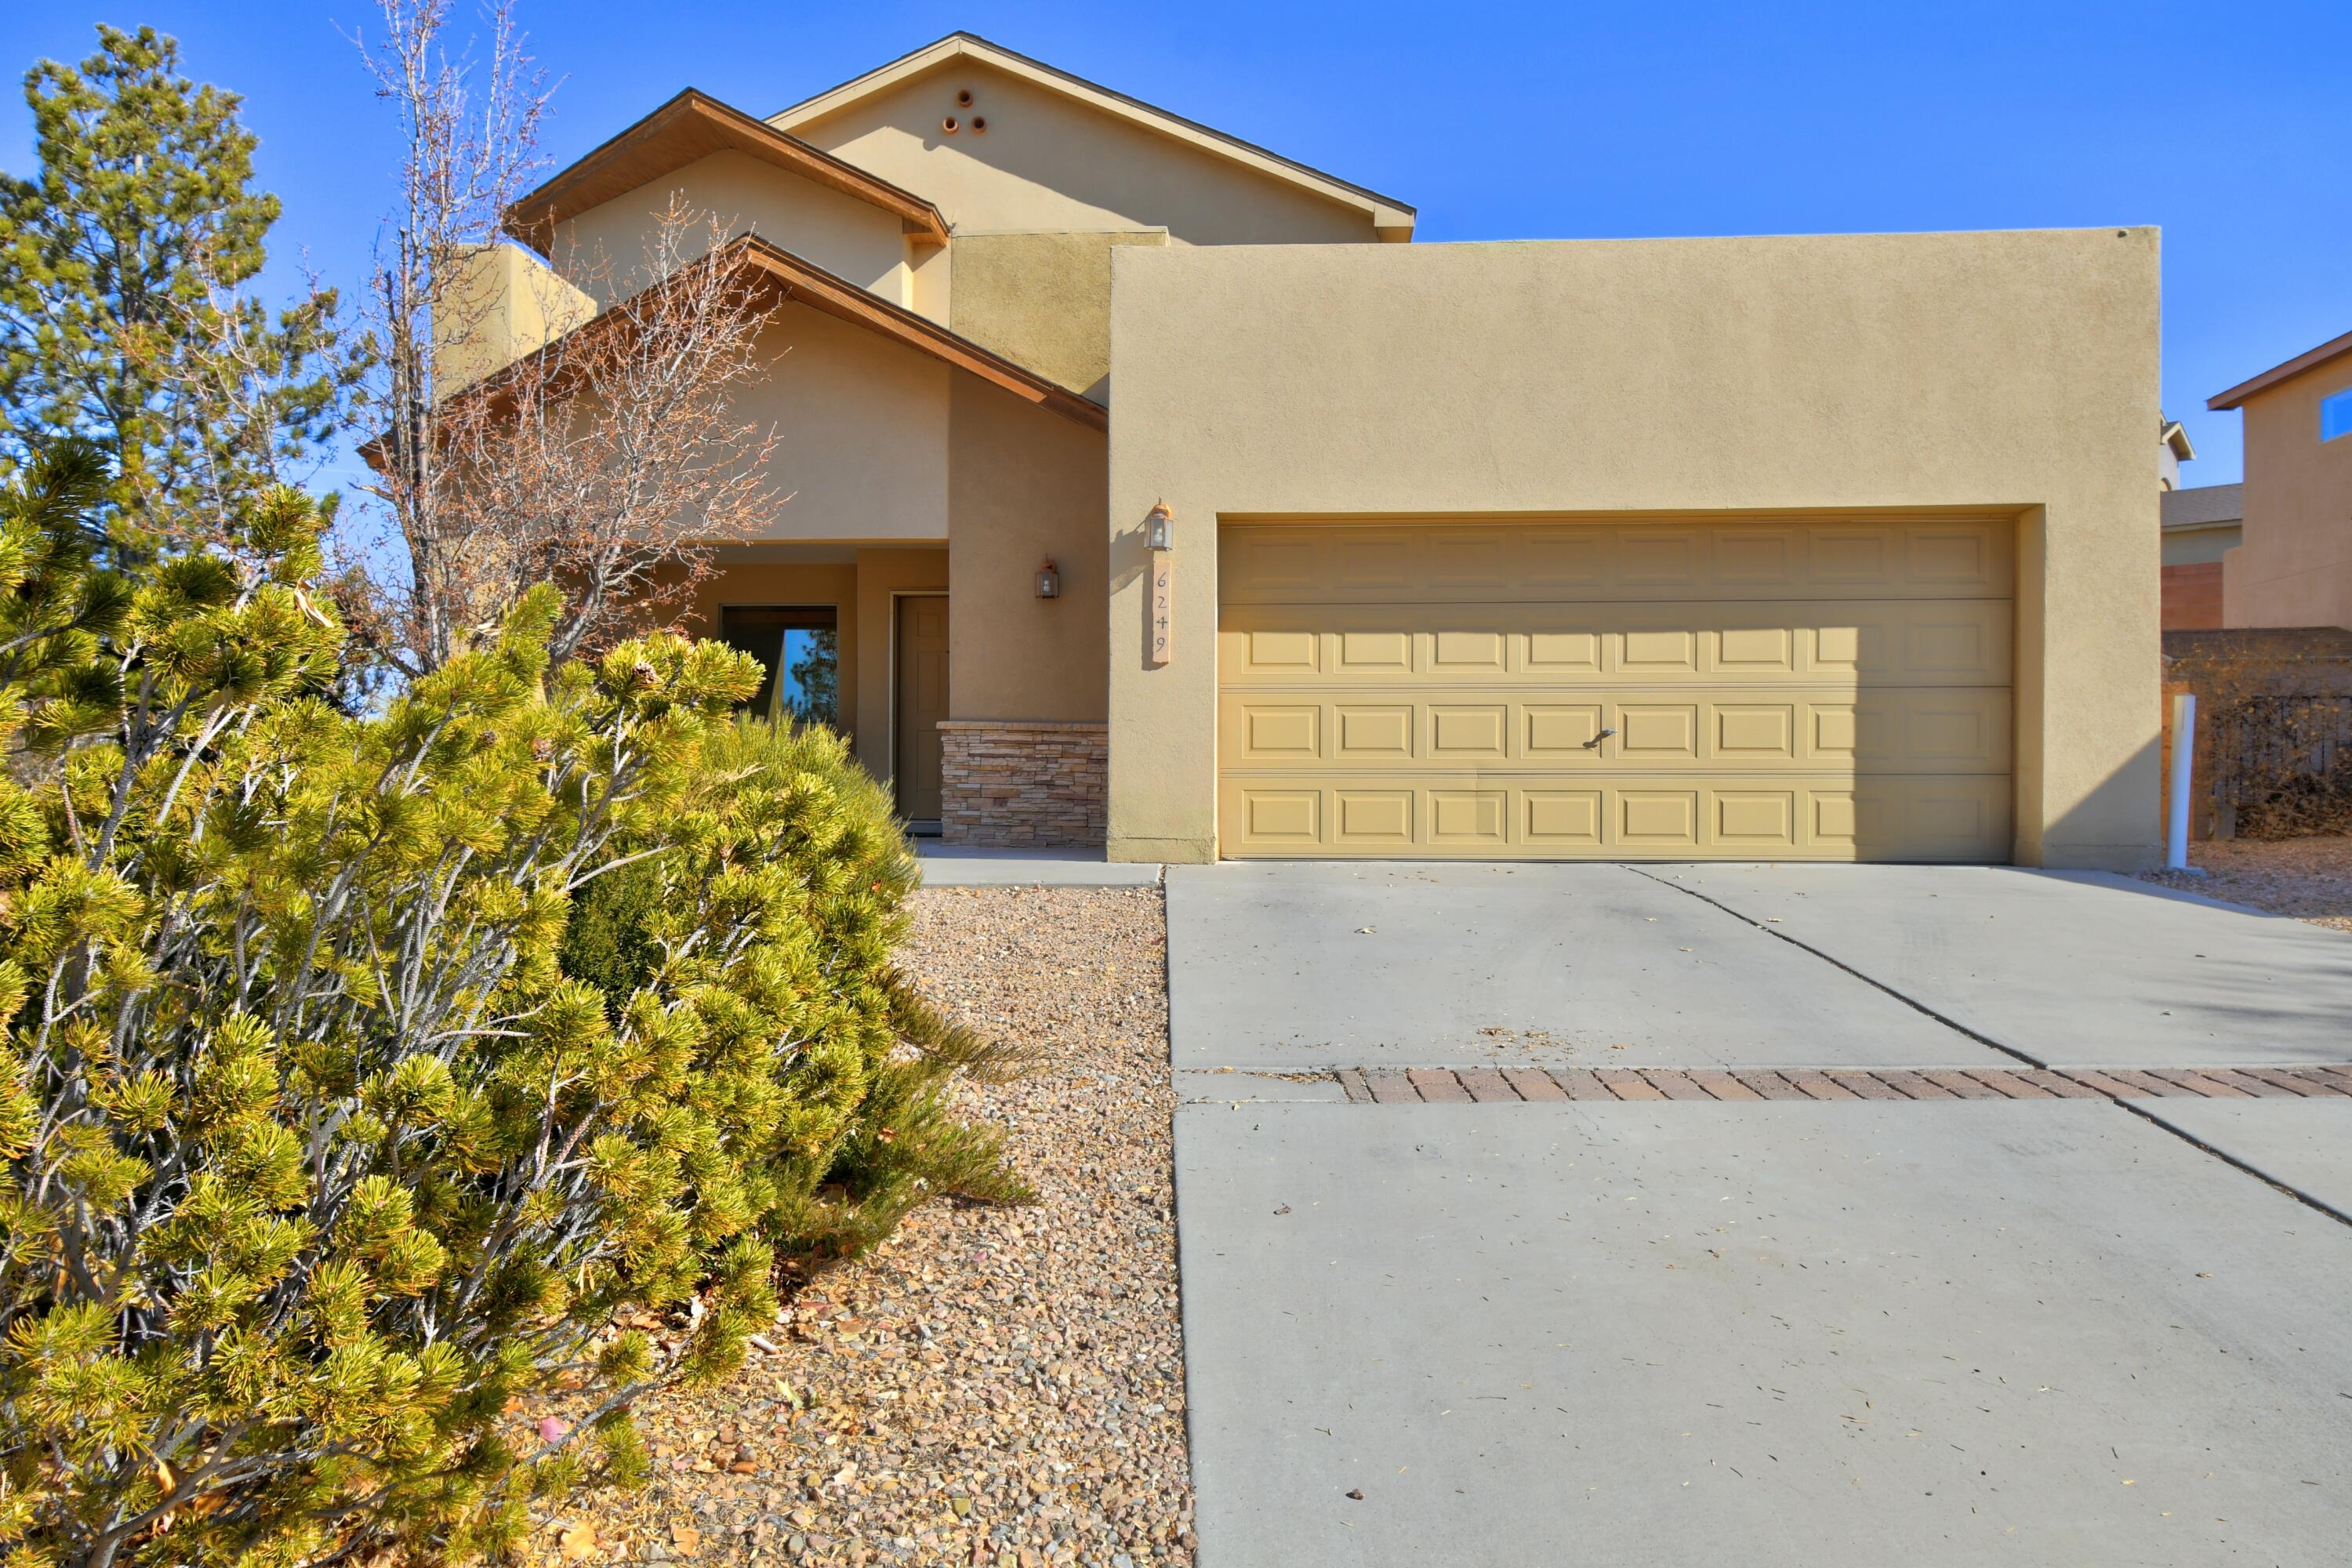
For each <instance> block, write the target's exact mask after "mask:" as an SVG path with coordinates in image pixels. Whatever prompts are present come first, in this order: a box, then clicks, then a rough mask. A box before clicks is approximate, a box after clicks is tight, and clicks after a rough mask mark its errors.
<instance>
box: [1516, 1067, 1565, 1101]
mask: <svg viewBox="0 0 2352 1568" xmlns="http://www.w3.org/2000/svg"><path fill="white" fill-rule="evenodd" d="M1503 1077H1504V1078H1505V1079H1507V1080H1508V1081H1509V1083H1510V1086H1511V1087H1512V1088H1513V1089H1517V1090H1518V1091H1519V1098H1520V1099H1521V1100H1566V1099H1567V1098H1568V1090H1566V1089H1562V1088H1560V1087H1559V1085H1558V1084H1556V1083H1554V1082H1552V1080H1551V1078H1550V1076H1549V1074H1546V1073H1543V1072H1540V1071H1538V1070H1537V1069H1536V1068H1504V1069H1503Z"/></svg>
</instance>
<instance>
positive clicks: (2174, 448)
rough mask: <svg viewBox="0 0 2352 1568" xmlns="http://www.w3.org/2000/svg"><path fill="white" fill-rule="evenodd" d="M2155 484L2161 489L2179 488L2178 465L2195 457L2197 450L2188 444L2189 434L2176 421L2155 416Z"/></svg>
mask: <svg viewBox="0 0 2352 1568" xmlns="http://www.w3.org/2000/svg"><path fill="white" fill-rule="evenodd" d="M2157 424H2158V426H2159V428H2158V431H2157V458H2156V482H2157V484H2158V487H2159V488H2161V489H2168V490H2177V489H2179V488H2180V465H2181V464H2183V463H2186V462H2188V461H2189V459H2191V458H2194V457H2196V456H2197V448H2196V447H2192V446H2190V445H2189V432H2188V430H2187V429H2186V428H2184V427H2183V426H2182V425H2181V423H2180V421H2179V420H2178V419H2167V418H2165V417H2164V416H2162V415H2160V414H2159V415H2158V416H2157Z"/></svg>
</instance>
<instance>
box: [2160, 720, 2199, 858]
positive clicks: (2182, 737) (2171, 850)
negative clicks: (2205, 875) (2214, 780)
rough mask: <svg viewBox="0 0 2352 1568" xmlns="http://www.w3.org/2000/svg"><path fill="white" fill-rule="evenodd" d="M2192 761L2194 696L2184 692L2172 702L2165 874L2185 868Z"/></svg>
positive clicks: (2194, 749) (2194, 745)
mask: <svg viewBox="0 0 2352 1568" xmlns="http://www.w3.org/2000/svg"><path fill="white" fill-rule="evenodd" d="M2196 760H2197V694H2196V693H2195V692H2193V691H2184V692H2181V693H2180V694H2179V696H2177V697H2175V698H2174V699H2173V700H2172V803H2171V804H2172V813H2171V816H2172V820H2171V821H2170V822H2169V823H2168V824H2167V825H2166V833H2165V838H2164V866H2165V869H2167V870H2168V871H2185V870H2187V869H2188V868H2189V775H2190V768H2191V765H2192V764H2193V763H2195V762H2196Z"/></svg>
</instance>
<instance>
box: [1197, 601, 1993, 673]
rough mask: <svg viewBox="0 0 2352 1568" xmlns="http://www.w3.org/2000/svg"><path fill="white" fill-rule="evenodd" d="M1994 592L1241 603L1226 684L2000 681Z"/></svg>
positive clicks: (1229, 619)
mask: <svg viewBox="0 0 2352 1568" xmlns="http://www.w3.org/2000/svg"><path fill="white" fill-rule="evenodd" d="M2013 619H2014V616H2013V613H2012V610H2011V605H2009V604H2008V603H2007V602H2006V601H2000V600H1967V599H1963V600H1932V601H1919V600H1905V599H1884V600H1789V601H1769V602H1757V603H1752V604H1751V603H1743V604H1738V605H1720V604H1704V603H1699V604H1646V603H1645V604H1631V605H1588V604H1549V605H1541V604H1528V603H1524V602H1511V603H1500V602H1498V603H1496V604H1490V605H1478V606H1468V605H1385V604H1381V605H1314V604H1297V605H1234V606H1228V607H1227V609H1226V611H1225V614H1224V617H1223V626H1222V628H1221V629H1220V631H1219V632H1218V636H1217V652H1218V668H1219V675H1220V679H1221V680H1222V681H1223V684H1225V685H1228V686H1240V685H1265V686H1280V685H1285V684H1290V683H1300V682H1303V683H1307V684H1311V685H1319V684H1322V683H1324V682H1326V681H1330V682H1339V683H1353V684H1375V685H1384V684H1387V683H1389V682H1391V681H1394V680H1396V679H1399V678H1400V677H1408V676H1409V677H1413V678H1416V679H1427V680H1433V681H1492V680H1495V679H1498V678H1503V677H1508V678H1510V679H1527V680H1588V679H1592V678H1596V677H1599V678H1605V679H1609V680H1614V681H1621V682H1628V683H1634V682H1644V681H1666V682H1677V681H1688V680H1691V679H1698V678H1704V679H1708V680H1710V681H1717V682H1725V683H1729V682H1748V681H1753V682H1758V683H1762V684H1768V685H1769V684H1773V683H1776V682H1777V683H1784V684H1785V683H1787V682H1790V681H1792V680H1797V681H1805V682H1808V683H1818V682H1821V681H1829V680H1834V681H1840V682H1843V683H1846V684H1849V685H1852V686H1854V687H1857V688H1860V687H1872V686H2006V685H2008V684H2010V680H2011V642H2012V639H2013V630H2012V625H2013Z"/></svg>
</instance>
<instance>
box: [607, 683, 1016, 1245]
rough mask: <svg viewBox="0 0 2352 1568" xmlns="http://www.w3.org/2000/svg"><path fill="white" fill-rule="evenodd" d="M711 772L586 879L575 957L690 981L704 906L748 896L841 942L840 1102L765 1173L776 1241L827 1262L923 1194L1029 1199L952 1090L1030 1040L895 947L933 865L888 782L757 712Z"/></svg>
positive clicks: (995, 1141)
mask: <svg viewBox="0 0 2352 1568" xmlns="http://www.w3.org/2000/svg"><path fill="white" fill-rule="evenodd" d="M700 776H701V780H702V785H701V788H700V790H699V791H698V793H697V794H696V795H695V796H694V797H692V798H691V799H690V800H689V801H688V803H686V804H685V805H683V806H682V807H681V809H680V810H679V811H677V813H676V814H674V815H673V816H670V817H669V818H667V819H666V820H665V822H664V823H663V825H662V834H661V842H662V843H665V844H667V845H668V846H670V847H669V848H667V850H666V851H663V852H658V853H650V854H648V855H647V858H645V859H642V860H635V861H633V862H632V863H631V864H629V865H627V866H625V867H624V868H622V869H620V870H619V871H617V872H615V873H614V875H613V876H612V877H610V878H608V879H600V880H598V881H596V882H592V883H591V884H589V886H588V887H587V888H585V889H583V890H582V893H581V896H580V900H579V903H578V907H577V909H576V910H575V912H574V915H573V919H572V925H571V927H570V929H569V930H568V931H566V933H565V937H564V943H563V949H562V962H563V966H564V971H565V973H568V974H571V975H573V976H575V977H577V978H580V979H583V980H587V981H590V982H592V983H593V984H597V985H599V986H600V987H602V988H603V989H604V992H605V994H607V995H625V994H628V993H629V992H630V991H632V990H634V989H635V987H636V986H639V985H642V984H648V983H650V982H654V981H658V982H659V983H660V984H666V985H670V986H683V987H687V988H688V989H691V988H693V987H694V986H696V985H698V984H702V983H703V982H702V980H701V976H702V973H703V971H702V968H701V964H702V963H703V955H704V954H705V952H707V951H708V941H709V933H708V931H707V930H706V929H705V921H704V917H703V911H705V910H709V909H711V908H713V907H721V906H726V905H729V904H731V903H734V902H736V901H739V900H745V899H757V900H773V906H772V915H771V916H770V917H769V918H772V919H773V920H774V921H776V923H777V927H778V929H780V930H787V929H795V928H796V929H798V930H801V931H805V932H806V933H807V936H808V939H809V941H810V942H811V943H812V945H813V948H814V951H816V952H822V953H825V954H828V955H830V958H829V962H830V963H831V964H832V965H833V966H834V967H833V968H832V970H831V972H830V981H829V984H830V994H831V997H832V1005H833V1006H834V1007H835V1009H837V1010H836V1011H835V1012H833V1013H832V1014H830V1015H828V1016H827V1018H826V1019H825V1022H824V1026H823V1029H822V1030H821V1031H820V1032H821V1033H822V1034H823V1035H824V1036H825V1037H829V1038H831V1039H833V1040H835V1041H839V1042H842V1043H844V1044H847V1043H848V1042H853V1041H854V1042H856V1048H855V1050H854V1052H853V1053H852V1055H853V1056H854V1060H855V1067H854V1070H852V1069H851V1068H849V1067H848V1066H847V1065H845V1063H843V1064H836V1063H835V1061H834V1058H832V1057H830V1056H828V1055H825V1054H824V1053H822V1052H820V1053H819V1054H818V1055H816V1056H814V1057H812V1058H811V1059H810V1061H809V1063H808V1065H807V1070H808V1071H809V1072H810V1073H812V1074H814V1075H815V1076H816V1077H818V1078H820V1079H822V1080H823V1081H824V1083H825V1084H826V1085H827V1086H828V1087H829V1088H835V1089H839V1091H840V1093H839V1096H838V1098H835V1099H829V1100H827V1101H826V1103H827V1105H828V1106H829V1107H830V1108H831V1109H832V1110H835V1112H837V1113H838V1114H836V1115H835V1116H834V1117H833V1118H832V1119H830V1120H823V1121H819V1120H815V1119H812V1120H811V1121H808V1122H806V1123H805V1124H804V1125H803V1127H802V1129H801V1130H800V1135H799V1136H798V1138H797V1139H796V1140H795V1141H794V1142H793V1146H792V1147H791V1148H790V1149H788V1150H786V1151H784V1152H782V1157H781V1158H780V1160H779V1161H778V1163H777V1164H776V1165H775V1166H774V1168H773V1169H772V1171H771V1173H770V1174H771V1177H772V1181H773V1183H774V1185H773V1188H772V1201H771V1203H770V1205H769V1207H768V1208H767V1209H766V1210H765V1212H764V1213H763V1215H762V1216H761V1228H762V1231H763V1234H764V1235H765V1236H766V1237H767V1238H768V1240H769V1241H770V1242H771V1243H772V1245H773V1246H774V1247H775V1248H776V1249H777V1250H778V1251H779V1252H780V1253H781V1254H782V1255H783V1256H784V1257H786V1258H791V1259H796V1260H799V1261H800V1262H802V1263H803V1264H806V1265H814V1264H820V1263H822V1262H824V1261H826V1260H830V1259H835V1258H847V1257H853V1256H855V1255H856V1254H857V1253H858V1252H860V1251H862V1250H864V1249H865V1248H866V1247H868V1246H870V1245H872V1244H873V1243H874V1242H875V1241H877V1240H879V1239H880V1238H881V1237H885V1236H887V1235H888V1234H889V1233H890V1230H891V1228H892V1227H893V1226H896V1225H897V1223H898V1220H899V1219H900V1217H902V1216H903V1215H905V1214H906V1212H907V1210H908V1209H909V1208H911V1207H912V1206H914V1205H916V1204H918V1203H920V1202H921V1201H923V1200H924V1199H925V1198H926V1197H928V1196H932V1195H954V1196H961V1197H969V1198H975V1199H982V1200H985V1201H991V1202H1025V1201H1027V1200H1028V1199H1029V1197H1030V1195H1031V1194H1030V1193H1029V1190H1028V1188H1027V1187H1026V1186H1025V1185H1024V1184H1022V1183H1021V1182H1020V1181H1019V1180H1018V1179H1017V1178H1015V1177H1013V1175H1012V1174H1010V1173H1008V1172H1007V1171H1006V1170H1005V1169H1004V1165H1003V1158H1002V1152H1001V1139H1000V1137H999V1136H998V1134H997V1133H995V1132H994V1131H992V1130H991V1129H987V1128H984V1127H979V1126H974V1125H972V1124H970V1123H967V1122H965V1121H961V1119H959V1118H958V1117H956V1116H955V1115H954V1114H953V1113H952V1111H951V1110H950V1108H949V1107H948V1105H947V1102H946V1095H947V1092H948V1090H949V1089H950V1085H951V1084H952V1082H953V1080H954V1079H955V1077H956V1075H957V1074H959V1073H968V1074H971V1075H973V1076H977V1077H982V1078H993V1077H1002V1076H1004V1075H1006V1074H1009V1073H1013V1072H1017V1071H1019V1070H1022V1068H1023V1067H1024V1065H1025V1064H1024V1060H1023V1058H1021V1056H1020V1055H1019V1054H1018V1053H1017V1052H1012V1051H1008V1050H1007V1049H1005V1048H1004V1047H1001V1046H999V1045H997V1044H996V1043H994V1042H991V1041H986V1040H983V1039H982V1038H980V1037H977V1036H974V1035H972V1034H971V1033H970V1032H969V1031H967V1030H964V1029H962V1028H961V1027H960V1026H953V1025H950V1024H948V1023H947V1022H945V1021H944V1020H942V1019H941V1018H940V1016H939V1015H938V1014H937V1013H936V1012H935V1011H934V1010H933V1009H932V1008H931V1007H930V1006H929V1005H928V1004H927V1003H925V1002H924V1001H923V1000H922V998H921V997H920V996H919V995H918V994H915V992H914V991H913V989H912V988H911V987H910V986H909V985H908V984H907V982H906V980H905V979H904V977H903V976H902V975H900V974H899V973H898V970H897V968H896V967H895V965H894V963H893V960H892V954H893V952H894V951H895V949H896V948H897V947H898V943H899V942H900V941H901V940H902V939H903V938H904V937H905V935H906V926H907V915H906V910H905V908H904V905H905V900H906V898H907V895H908V893H910V892H912V891H913V890H914V889H915V887H916V886H917V883H918V879H919V872H918V868H917V866H916V863H915V858H914V857H913V855H911V854H910V853H908V847H907V842H906V839H905V837H903V835H902V834H901V833H900V831H899V829H898V824H897V822H896V821H895V820H894V818H893V816H892V813H891V805H890V797H889V795H888V794H887V792H886V791H885V790H884V789H883V788H882V787H881V786H880V785H879V784H877V783H875V781H874V779H873V778H872V776H871V775H870V774H868V773H866V771H865V769H863V768H861V767H859V766H858V765H857V763H856V762H854V761H852V760H851V758H850V756H849V753H848V750H847V748H846V747H845V745H844V744H843V743H842V741H841V739H840V738H839V737H838V736H837V735H835V734H834V733H833V732H832V731H827V730H824V729H822V728H814V727H810V728H802V729H798V730H793V729H790V728H785V727H773V726H771V725H769V724H766V723H762V722H759V721H752V720H740V721H737V722H736V723H734V724H732V725H725V726H718V727H714V728H713V729H712V730H711V731H709V733H708V734H707V736H706V737H705V741H704V750H703V769H702V773H701V775H700ZM653 847H654V846H653V844H652V842H651V841H648V842H647V843H646V845H643V846H640V845H638V844H636V843H635V842H632V843H631V844H629V845H627V846H625V847H623V851H624V853H625V854H626V853H632V852H642V851H643V850H646V849H650V848H653ZM735 984H739V985H740V982H737V983H735Z"/></svg>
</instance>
